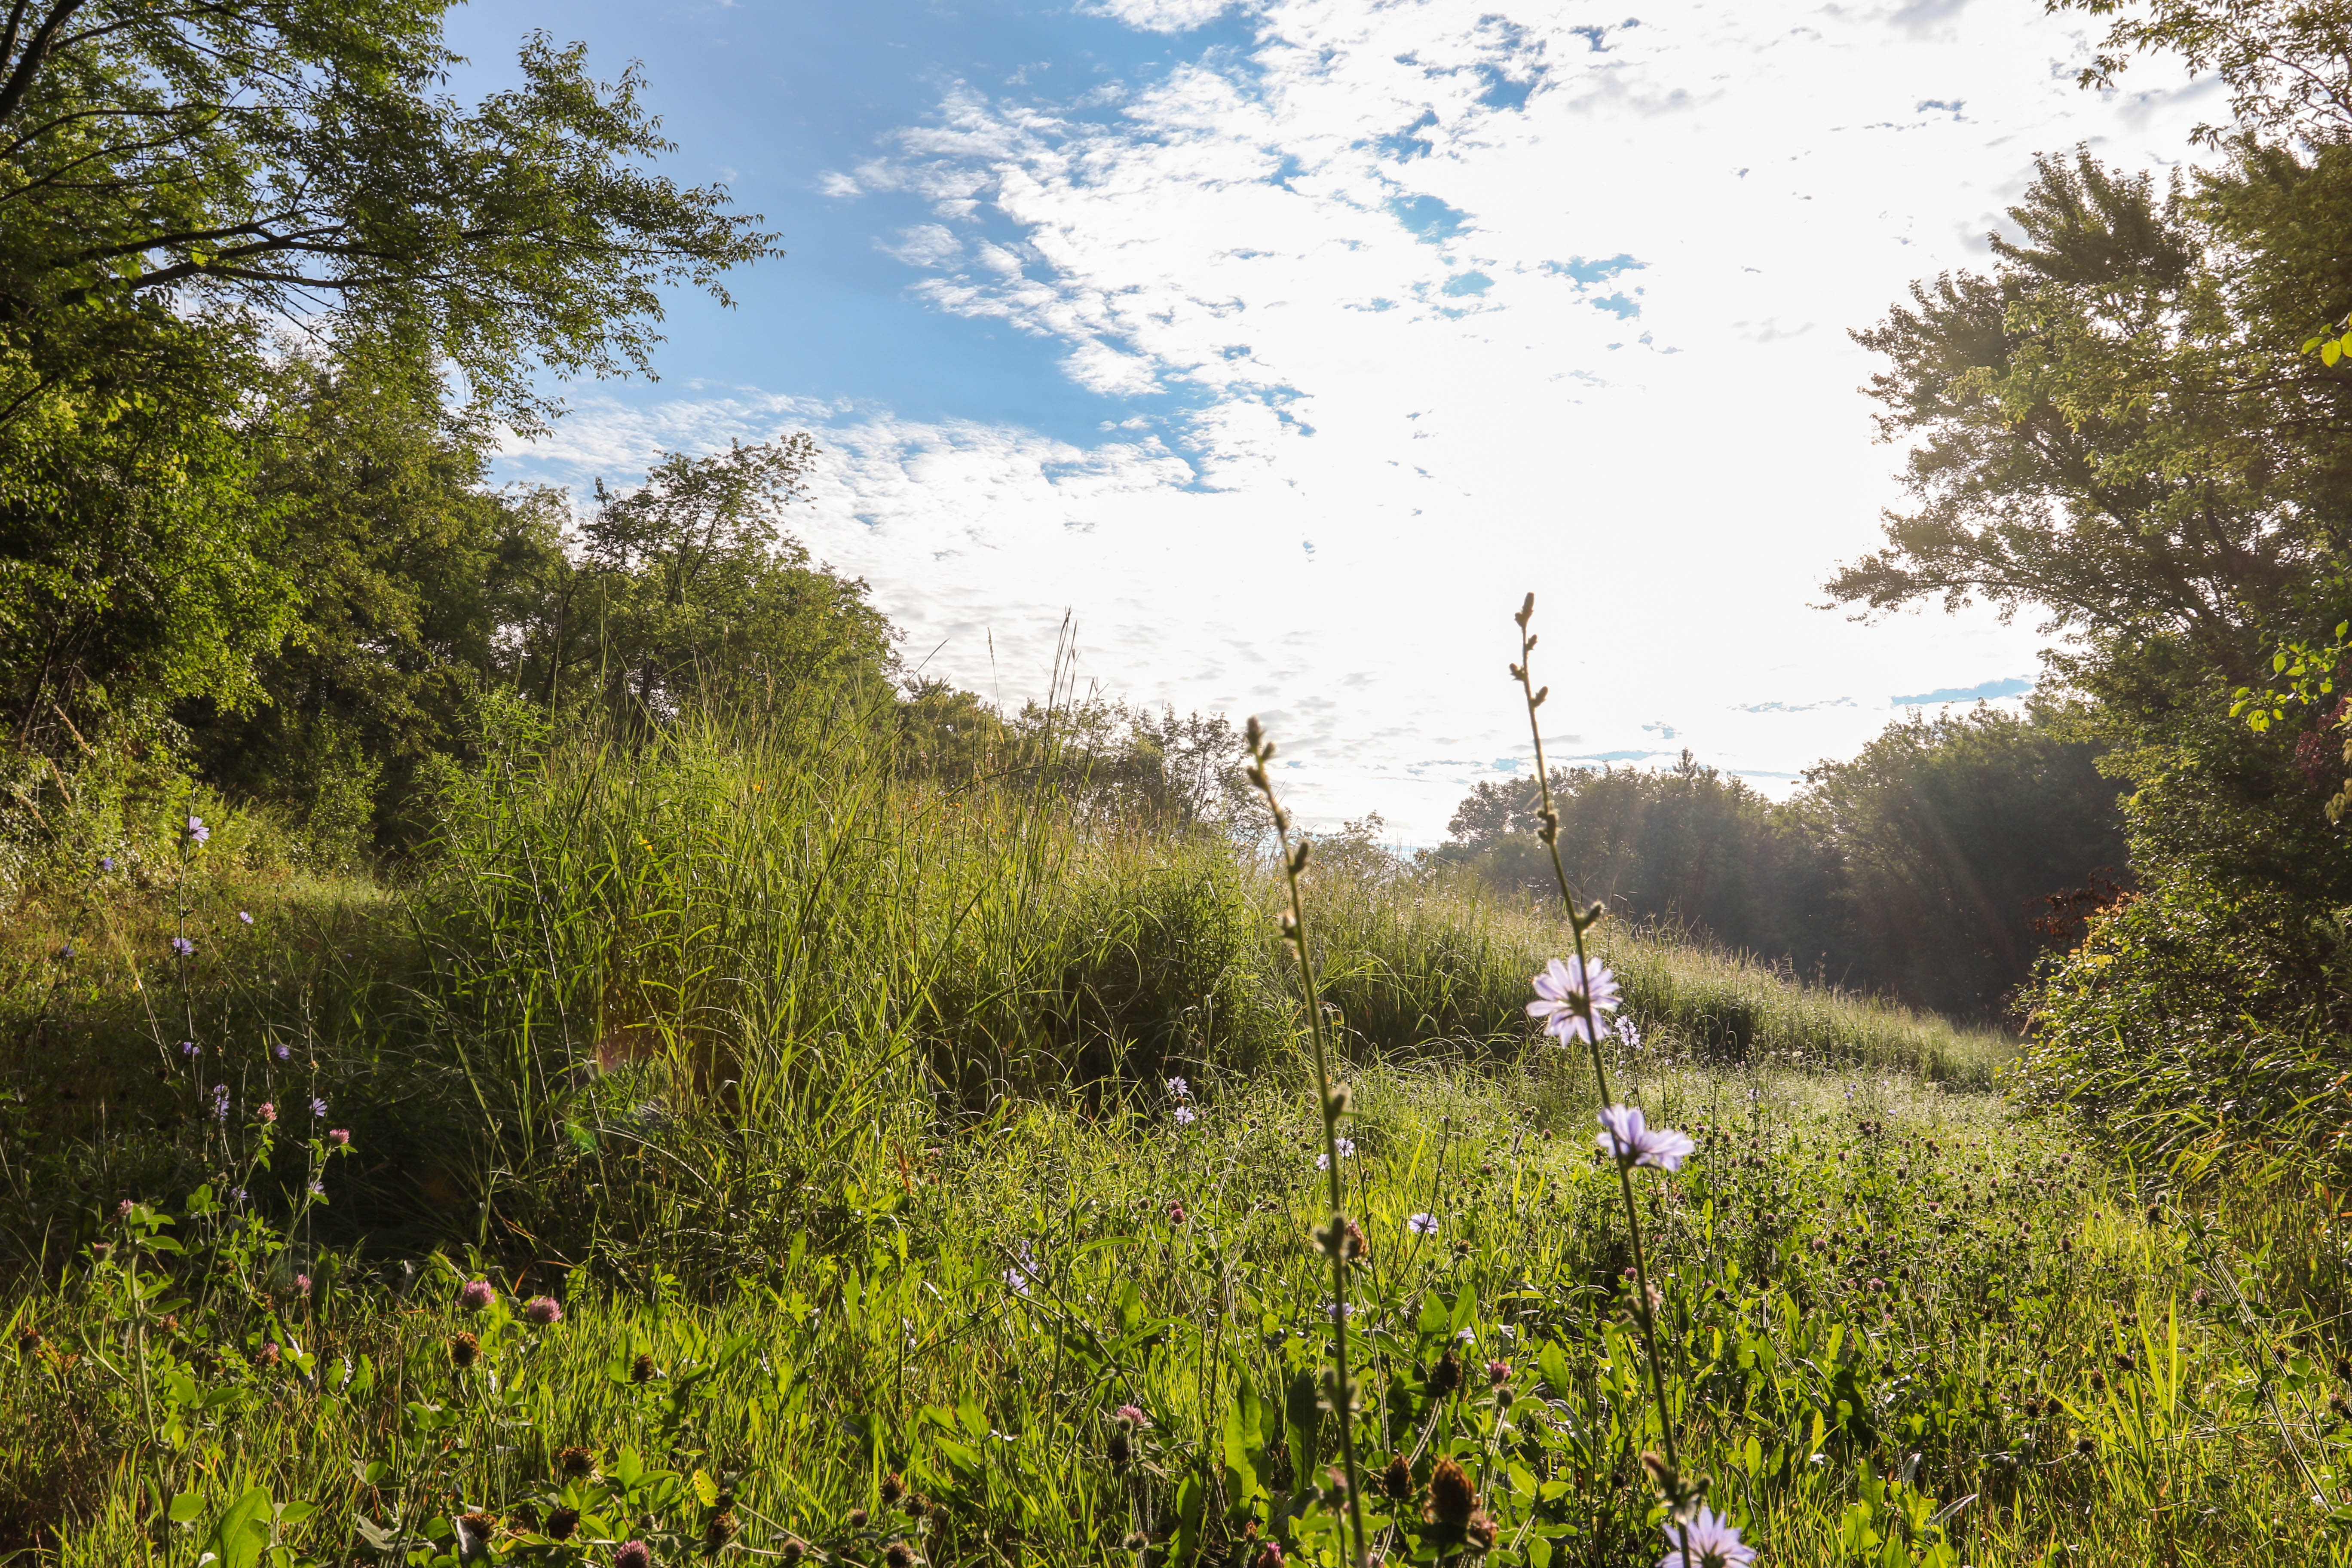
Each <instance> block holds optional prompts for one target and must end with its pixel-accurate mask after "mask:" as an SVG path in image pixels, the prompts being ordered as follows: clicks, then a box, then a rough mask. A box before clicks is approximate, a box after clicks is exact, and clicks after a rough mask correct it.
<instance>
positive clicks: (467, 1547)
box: [455, 1513, 499, 1563]
mask: <svg viewBox="0 0 2352 1568" xmlns="http://www.w3.org/2000/svg"><path fill="white" fill-rule="evenodd" d="M455 1522H456V1524H457V1560H458V1561H459V1562H461V1563H463V1562H470V1561H471V1560H473V1559H474V1558H477V1557H488V1555H489V1554H490V1531H492V1530H494V1529H496V1528H497V1527H498V1522H499V1521H497V1520H495V1519H492V1518H491V1517H490V1516H489V1515H488V1514H487V1513H461V1514H459V1515H458V1516H457V1520H456V1521H455Z"/></svg>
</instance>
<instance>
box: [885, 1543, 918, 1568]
mask: <svg viewBox="0 0 2352 1568" xmlns="http://www.w3.org/2000/svg"><path fill="white" fill-rule="evenodd" d="M882 1561H883V1562H884V1563H886V1564H887V1568H915V1549H914V1548H913V1547H911V1546H909V1545H908V1544H907V1543H906V1542H903V1541H894V1542H891V1543H890V1544H889V1545H887V1546H886V1547H884V1548H883V1549H882Z"/></svg>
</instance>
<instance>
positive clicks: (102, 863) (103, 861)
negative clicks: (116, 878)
mask: <svg viewBox="0 0 2352 1568" xmlns="http://www.w3.org/2000/svg"><path fill="white" fill-rule="evenodd" d="M98 868H99V869H100V870H101V871H111V870H113V869H114V857H113V856H111V855H101V856H100V857H99V858H98Z"/></svg>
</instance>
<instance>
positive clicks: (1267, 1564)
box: [1250, 1541, 1282, 1568]
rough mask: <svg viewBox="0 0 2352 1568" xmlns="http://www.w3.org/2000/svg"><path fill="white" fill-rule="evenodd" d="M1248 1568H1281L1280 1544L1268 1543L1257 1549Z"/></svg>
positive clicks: (1275, 1542)
mask: <svg viewBox="0 0 2352 1568" xmlns="http://www.w3.org/2000/svg"><path fill="white" fill-rule="evenodd" d="M1250 1568H1282V1542H1278V1541H1269V1542H1266V1543H1265V1544H1264V1545H1263V1546H1260V1547H1259V1548H1258V1549H1257V1555H1256V1556H1255V1557H1254V1558H1252V1559H1251V1560H1250Z"/></svg>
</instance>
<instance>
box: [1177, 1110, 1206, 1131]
mask: <svg viewBox="0 0 2352 1568" xmlns="http://www.w3.org/2000/svg"><path fill="white" fill-rule="evenodd" d="M1200 1116H1201V1113H1200V1112H1199V1111H1197V1110H1193V1109H1192V1107H1191V1106H1189V1105H1180V1106H1178V1107H1177V1108H1176V1125H1177V1126H1179V1127H1190V1126H1192V1123H1193V1122H1194V1121H1198V1120H1200Z"/></svg>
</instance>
